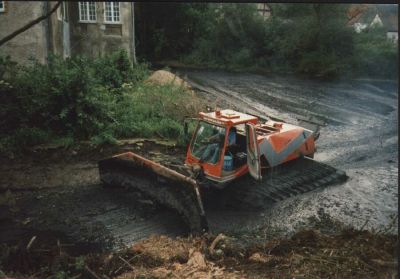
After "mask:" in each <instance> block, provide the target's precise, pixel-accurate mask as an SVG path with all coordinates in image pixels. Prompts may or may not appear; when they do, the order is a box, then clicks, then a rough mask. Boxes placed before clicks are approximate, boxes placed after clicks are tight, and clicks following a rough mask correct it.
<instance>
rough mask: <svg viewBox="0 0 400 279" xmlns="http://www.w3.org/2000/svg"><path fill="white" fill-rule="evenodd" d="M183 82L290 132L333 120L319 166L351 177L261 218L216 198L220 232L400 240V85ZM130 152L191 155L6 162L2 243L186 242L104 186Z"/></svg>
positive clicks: (231, 78)
mask: <svg viewBox="0 0 400 279" xmlns="http://www.w3.org/2000/svg"><path fill="white" fill-rule="evenodd" d="M178 74H179V75H180V76H182V77H184V78H185V79H186V80H187V81H188V82H189V83H190V84H191V86H192V87H193V88H194V89H195V91H196V92H197V94H198V95H199V96H201V97H202V98H205V99H207V100H208V101H209V102H210V103H211V104H216V103H217V104H218V105H219V106H220V107H225V108H233V109H238V110H240V111H245V112H246V111H247V112H249V113H254V114H257V115H261V116H264V117H268V116H269V117H272V118H274V119H282V120H284V121H286V122H289V123H297V117H299V116H305V115H313V116H314V117H317V118H318V119H321V120H323V121H325V122H326V124H327V125H326V126H325V127H323V128H322V129H321V136H320V138H319V140H318V142H317V153H316V155H315V159H316V160H318V161H321V162H323V163H326V164H328V165H332V166H334V167H336V168H338V169H342V170H345V171H346V173H347V175H348V176H349V179H348V180H347V181H346V182H345V183H342V184H340V185H334V186H331V187H327V188H324V189H320V190H316V191H313V192H311V193H306V194H303V195H300V196H295V197H291V198H289V199H286V200H283V201H280V202H278V203H274V204H267V205H266V206H265V207H264V209H262V210H257V211H254V210H252V211H248V210H246V209H245V208H241V209H238V208H235V207H225V206H222V205H220V204H219V201H218V200H217V199H216V197H217V196H216V195H211V196H212V197H214V200H213V201H212V202H211V203H209V204H208V205H207V209H206V211H207V218H208V220H209V226H210V229H211V231H212V232H213V233H219V232H224V233H226V234H236V233H238V234H241V235H246V234H252V233H255V232H260V231H261V232H262V233H265V234H278V235H287V234H289V235H290V234H293V233H294V232H295V231H296V230H298V229H306V228H310V227H311V228H314V227H318V228H320V229H321V230H326V231H335V230H336V229H340V227H341V226H352V227H355V228H361V227H362V228H366V229H369V230H375V231H378V230H386V231H388V232H391V233H396V232H397V223H396V221H397V219H396V218H395V217H396V215H397V204H398V198H397V195H398V190H397V185H398V147H397V146H398V137H397V134H398V131H397V126H398V119H397V114H398V107H397V104H398V92H397V83H393V82H386V81H373V80H359V81H339V82H338V81H336V82H321V81H310V80H302V79H296V78H293V77H273V76H271V77H265V76H259V75H253V74H232V73H226V72H213V71H194V70H191V71H189V70H178ZM127 150H131V151H134V152H137V153H139V154H141V155H143V156H145V157H148V158H153V159H155V160H160V161H163V160H164V161H165V160H166V157H165V156H169V157H168V158H167V160H170V162H173V163H175V164H177V163H179V162H180V161H183V160H184V156H185V150H184V148H175V147H165V146H161V145H157V144H154V143H137V144H127V145H124V146H118V147H107V148H103V149H93V148H87V149H86V148H84V147H82V148H81V149H79V148H78V149H76V150H70V149H67V150H63V149H62V150H47V151H36V152H33V151H32V152H31V153H27V154H25V156H24V157H23V158H15V159H8V158H1V159H0V161H1V165H0V189H1V191H2V192H1V193H0V239H1V240H2V243H8V244H16V243H18V242H23V243H26V244H27V243H28V242H29V240H30V239H32V237H33V236H38V237H39V238H42V239H47V240H48V241H49V242H54V243H56V240H59V241H61V243H67V244H71V245H72V246H71V247H72V248H71V249H72V250H74V249H75V250H74V251H75V252H76V253H86V252H87V251H89V250H90V251H103V250H118V249H121V248H122V247H124V246H129V245H131V244H132V243H135V242H137V241H139V240H141V239H143V238H146V237H148V236H150V235H152V234H165V235H168V236H182V235H187V234H188V230H187V228H186V226H185V224H184V223H183V221H182V220H181V218H180V217H179V216H178V214H176V213H175V212H173V211H170V210H168V209H166V208H163V207H161V206H159V205H157V204H155V203H154V202H153V201H151V200H150V199H149V198H147V197H146V196H143V195H141V194H139V193H137V192H134V191H131V190H126V189H109V188H103V187H102V185H101V183H100V181H99V178H98V170H97V161H98V160H100V159H103V158H105V157H108V156H110V155H112V154H115V153H120V152H125V151H127ZM161 154H163V155H161ZM7 189H10V191H7ZM211 200H212V199H211ZM74 247H75V248H74Z"/></svg>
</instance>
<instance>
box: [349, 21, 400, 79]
mask: <svg viewBox="0 0 400 279" xmlns="http://www.w3.org/2000/svg"><path fill="white" fill-rule="evenodd" d="M353 61H354V72H356V73H360V74H361V75H363V76H368V77H384V78H394V79H395V78H397V77H398V73H399V68H398V48H397V45H396V44H394V43H393V42H391V41H389V40H387V39H386V31H385V30H384V29H383V28H368V29H367V30H365V31H363V32H361V33H360V34H358V35H357V37H356V41H355V57H354V58H353Z"/></svg>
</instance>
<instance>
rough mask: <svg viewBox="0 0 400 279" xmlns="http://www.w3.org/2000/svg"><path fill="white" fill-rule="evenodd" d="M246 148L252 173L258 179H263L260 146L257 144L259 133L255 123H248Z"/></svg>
mask: <svg viewBox="0 0 400 279" xmlns="http://www.w3.org/2000/svg"><path fill="white" fill-rule="evenodd" d="M246 148H247V165H248V167H249V172H250V175H251V176H252V177H254V178H255V179H256V180H261V179H262V177H261V162H260V148H259V146H258V144H257V134H256V129H255V128H254V125H253V124H246Z"/></svg>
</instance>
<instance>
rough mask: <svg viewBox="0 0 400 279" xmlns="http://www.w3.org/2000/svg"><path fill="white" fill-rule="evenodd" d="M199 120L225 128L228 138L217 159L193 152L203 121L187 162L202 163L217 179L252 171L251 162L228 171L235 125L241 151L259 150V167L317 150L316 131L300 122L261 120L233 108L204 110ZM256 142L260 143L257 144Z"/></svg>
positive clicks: (311, 155)
mask: <svg viewBox="0 0 400 279" xmlns="http://www.w3.org/2000/svg"><path fill="white" fill-rule="evenodd" d="M199 118H200V122H206V123H208V124H211V125H215V126H218V127H222V128H225V139H224V143H223V147H222V151H221V152H220V156H219V159H218V160H217V161H216V163H214V164H213V163H209V162H203V161H201V159H199V158H197V157H196V156H194V154H193V153H192V145H193V144H194V141H195V140H196V136H197V133H198V131H199V126H200V122H199V124H198V125H197V128H196V130H195V132H194V134H193V136H192V140H191V142H190V145H189V147H188V150H187V155H186V161H185V164H186V165H188V166H194V165H200V166H201V168H202V169H203V171H204V174H205V176H206V177H207V178H208V179H210V180H212V181H214V182H217V183H226V182H229V181H232V180H233V179H235V178H237V177H239V176H242V175H244V174H246V173H248V172H249V163H248V160H249V159H247V163H242V164H240V165H237V166H234V168H233V169H232V170H229V171H225V170H224V168H223V166H224V157H225V155H226V153H227V152H228V147H229V146H228V136H229V132H230V131H231V129H232V127H235V128H236V137H237V142H238V143H239V144H240V146H239V148H240V149H241V153H242V154H243V155H244V154H248V152H249V148H250V149H253V150H254V149H255V150H257V157H256V158H257V160H259V161H258V163H259V168H260V169H265V168H272V167H276V166H278V165H280V164H283V163H286V162H288V161H291V160H294V159H297V158H299V157H302V156H308V157H313V155H314V152H315V137H314V136H313V131H311V130H308V129H305V128H302V127H300V126H296V125H292V124H288V123H282V122H276V121H272V120H269V121H267V122H265V123H259V119H258V118H257V117H255V116H252V115H248V114H244V113H240V112H236V111H233V110H221V111H218V110H217V111H215V112H209V113H203V112H201V113H200V115H199ZM246 125H248V126H251V127H252V130H251V131H253V132H252V135H255V137H256V141H251V140H250V141H249V137H252V135H249V134H248V133H250V132H249V130H248V129H247V128H246V127H245V126H246ZM253 142H256V143H257V146H254V144H253Z"/></svg>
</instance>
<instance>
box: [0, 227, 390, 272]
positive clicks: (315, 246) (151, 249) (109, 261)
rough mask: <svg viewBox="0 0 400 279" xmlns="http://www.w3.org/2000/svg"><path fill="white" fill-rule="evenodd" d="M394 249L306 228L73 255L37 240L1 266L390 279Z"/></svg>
mask: <svg viewBox="0 0 400 279" xmlns="http://www.w3.org/2000/svg"><path fill="white" fill-rule="evenodd" d="M397 245H398V242H397V237H396V236H393V235H375V234H372V233H370V232H366V231H353V230H349V231H344V232H343V233H341V234H340V235H334V236H332V235H324V234H321V233H319V232H318V231H313V230H309V231H302V232H299V233H297V234H295V235H294V236H293V237H291V238H288V239H275V240H265V239H262V238H252V239H250V238H233V237H227V236H224V235H219V236H211V235H205V236H203V237H196V238H193V237H188V238H176V239H171V238H168V237H165V236H151V237H150V238H148V239H146V240H143V241H141V242H139V243H137V244H135V245H134V246H133V247H131V248H129V249H126V250H125V251H122V252H118V253H104V254H87V255H81V256H78V257H77V256H75V257H73V256H70V254H69V252H68V249H69V246H64V245H63V244H60V243H59V241H57V242H55V244H54V246H52V247H44V246H43V245H42V244H41V243H40V241H39V240H36V242H35V243H34V244H33V245H32V244H31V245H27V244H26V243H24V244H23V245H22V244H21V245H20V246H19V247H17V248H12V249H10V248H8V249H5V247H3V248H4V249H1V251H7V254H6V255H1V257H0V259H2V262H0V267H1V270H2V271H3V273H4V274H7V275H9V276H10V277H11V278H12V276H15V278H17V277H18V276H19V275H21V274H23V275H33V276H32V277H33V278H35V277H46V276H49V275H53V276H54V275H57V276H59V275H60V274H65V275H68V276H69V277H74V276H75V277H74V278H78V277H82V278H89V277H93V278H120V279H126V278H303V277H307V278H314V277H317V278H395V277H396V276H397V266H398V263H397V260H396V259H397ZM28 246H29V248H28ZM0 274H1V273H0ZM17 275H18V276H17Z"/></svg>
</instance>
